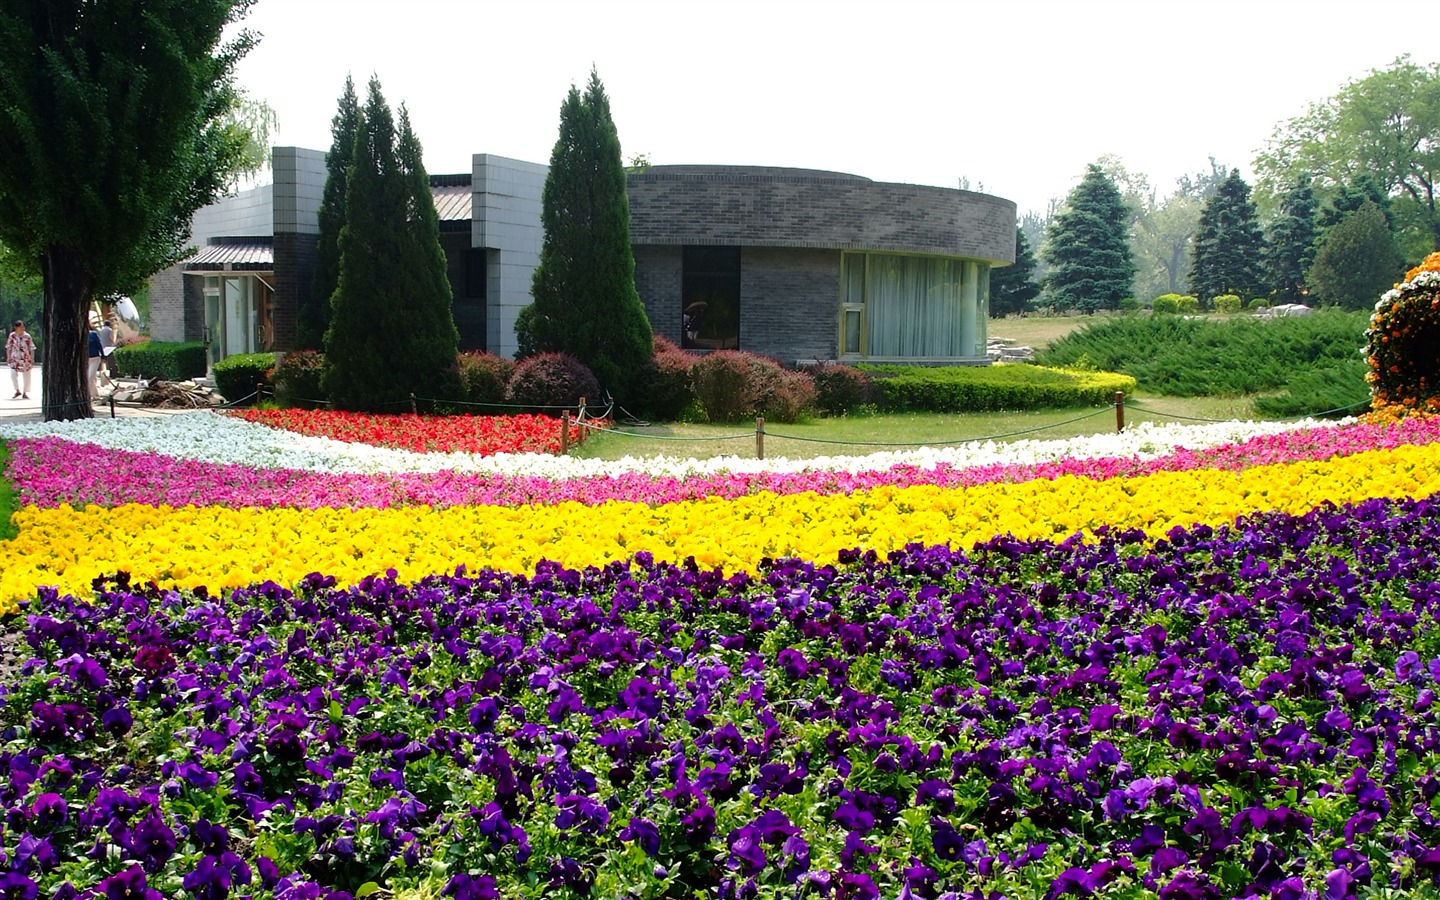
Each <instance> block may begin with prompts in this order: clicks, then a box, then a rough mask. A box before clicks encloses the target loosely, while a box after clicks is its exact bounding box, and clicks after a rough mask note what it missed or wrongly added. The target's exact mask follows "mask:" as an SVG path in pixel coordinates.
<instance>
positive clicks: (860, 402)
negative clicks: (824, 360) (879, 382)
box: [810, 365, 877, 416]
mask: <svg viewBox="0 0 1440 900" xmlns="http://www.w3.org/2000/svg"><path fill="white" fill-rule="evenodd" d="M810 377H811V378H812V379H814V381H815V393H816V399H815V403H816V406H817V407H819V409H820V411H821V412H823V413H825V414H826V415H829V416H843V415H844V414H846V413H848V412H851V411H853V410H855V409H856V408H858V407H860V406H864V405H865V404H867V403H875V402H876V400H877V398H876V391H875V385H874V383H873V382H871V381H870V376H869V375H867V374H865V373H864V372H862V371H860V370H859V369H856V368H854V367H853V366H839V365H825V366H816V367H815V368H814V369H811V370H810Z"/></svg>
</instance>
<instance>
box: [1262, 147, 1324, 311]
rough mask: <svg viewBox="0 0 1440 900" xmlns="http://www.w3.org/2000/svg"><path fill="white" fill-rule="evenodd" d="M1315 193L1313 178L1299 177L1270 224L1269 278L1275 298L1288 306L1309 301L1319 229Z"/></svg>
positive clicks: (1267, 249) (1268, 247) (1301, 175)
mask: <svg viewBox="0 0 1440 900" xmlns="http://www.w3.org/2000/svg"><path fill="white" fill-rule="evenodd" d="M1316 207H1317V204H1316V201H1315V192H1314V191H1313V190H1312V189H1311V187H1310V176H1309V174H1307V173H1304V172H1302V173H1300V175H1298V176H1296V178H1295V181H1294V183H1293V184H1291V185H1290V189H1289V190H1288V191H1286V192H1285V196H1284V197H1282V198H1280V208H1279V210H1278V211H1277V212H1276V214H1275V218H1273V219H1272V220H1271V221H1270V227H1269V229H1268V232H1267V241H1266V246H1265V277H1266V279H1267V280H1268V281H1269V282H1270V290H1271V293H1272V296H1274V297H1275V298H1276V299H1277V300H1283V301H1285V302H1287V303H1299V302H1301V300H1303V299H1304V298H1305V292H1306V288H1305V270H1306V269H1308V268H1310V263H1311V262H1312V261H1313V260H1314V258H1315V241H1316V236H1317V235H1318V234H1319V229H1318V228H1317V226H1316V221H1315V214H1316Z"/></svg>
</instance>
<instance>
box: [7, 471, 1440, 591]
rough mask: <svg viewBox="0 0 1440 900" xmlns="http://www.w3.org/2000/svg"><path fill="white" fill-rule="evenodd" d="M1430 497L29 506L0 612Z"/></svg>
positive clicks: (1415, 477)
mask: <svg viewBox="0 0 1440 900" xmlns="http://www.w3.org/2000/svg"><path fill="white" fill-rule="evenodd" d="M1437 491H1440V445H1437V444H1429V445H1424V446H1409V445H1407V446H1400V447H1395V448H1390V449H1382V450H1373V451H1367V452H1363V453H1358V454H1354V455H1351V456H1346V457H1337V458H1334V459H1330V460H1326V461H1320V462H1301V463H1290V464H1278V465H1267V466H1257V467H1254V468H1250V469H1246V470H1244V471H1240V472H1228V471H1217V470H1195V471H1189V472H1160V473H1155V474H1152V475H1146V476H1141V477H1137V478H1114V479H1107V480H1103V481H1092V480H1088V479H1082V478H1077V477H1075V476H1071V475H1066V476H1061V477H1059V478H1056V479H1055V480H1053V481H1048V480H1039V481H1027V482H1021V483H1014V484H1012V483H996V484H982V485H977V486H974V487H969V488H958V489H950V488H940V487H934V486H916V487H906V488H894V487H881V488H876V489H874V490H869V491H857V492H855V493H852V494H842V495H832V496H820V495H817V494H814V493H801V494H792V495H776V494H772V493H768V492H766V493H759V494H755V495H752V496H746V497H739V498H736V499H733V500H725V499H720V498H707V499H704V500H698V501H693V502H685V503H671V504H664V505H660V506H654V507H651V506H648V505H645V504H640V503H624V502H618V501H616V502H608V503H603V504H601V505H599V506H594V507H587V506H584V505H582V504H579V503H561V504H558V505H555V506H543V507H542V506H525V507H518V508H507V507H493V506H492V507H452V508H448V509H440V510H436V509H431V508H428V507H410V508H404V509H357V510H340V509H316V510H308V511H301V510H291V509H268V510H267V509H254V508H242V509H230V508H226V507H205V508H196V507H185V508H180V509H172V508H169V507H153V506H144V505H139V504H128V505H125V506H121V507H118V508H115V509H103V508H100V507H93V506H92V507H87V508H85V509H83V510H76V509H72V508H70V507H68V506H62V507H60V508H57V509H47V510H41V509H36V508H34V507H27V508H25V509H23V510H21V511H20V512H19V513H17V514H16V519H15V521H16V523H17V525H18V526H19V528H20V535H19V537H17V538H16V539H15V540H14V541H10V542H6V543H3V544H0V573H3V574H0V602H5V603H9V604H13V603H14V602H15V601H17V600H19V599H22V598H26V597H30V596H33V594H34V590H35V587H36V586H37V585H56V586H58V587H59V588H60V589H61V590H64V591H73V592H83V591H85V590H86V589H87V588H88V586H89V585H90V583H91V581H92V579H94V578H95V577H97V576H102V575H106V574H109V573H112V572H114V571H116V570H117V569H120V570H124V571H128V572H130V573H131V574H132V575H133V576H134V577H135V578H136V579H138V580H140V581H142V582H143V581H150V580H154V581H157V582H159V583H161V584H166V585H171V584H173V585H179V586H187V587H194V586H200V585H204V586H207V587H209V588H210V589H212V590H216V589H221V588H234V587H239V586H241V585H245V584H249V583H251V582H253V581H255V580H257V579H264V578H268V579H270V580H273V581H276V582H278V583H281V584H294V583H296V582H298V581H299V580H300V579H301V578H303V577H304V576H305V575H306V574H308V573H311V572H316V571H323V572H328V573H330V574H333V575H334V576H336V577H338V578H340V579H342V580H344V581H346V582H347V583H353V582H354V581H357V580H359V579H361V578H363V577H365V576H368V575H373V574H375V573H378V572H383V571H385V570H386V569H389V568H392V567H394V568H397V569H400V570H401V571H403V572H405V573H407V574H410V575H418V574H421V573H428V572H438V571H447V570H450V569H453V568H454V567H455V566H457V565H466V566H469V567H472V568H477V567H480V566H490V567H493V568H497V569H502V570H506V571H512V572H523V571H529V570H530V569H532V568H533V567H534V566H535V564H536V563H537V562H539V561H540V560H542V559H548V560H554V561H558V562H561V563H563V564H565V565H568V566H587V565H601V564H604V563H606V562H608V561H610V560H614V559H622V558H626V557H628V556H630V555H632V554H633V553H635V552H637V551H642V550H643V551H648V552H651V553H653V554H654V555H655V557H656V558H658V559H664V560H683V559H685V558H686V557H689V556H693V557H695V559H696V560H697V561H698V562H699V563H700V564H702V565H705V566H715V565H721V566H724V567H726V568H728V569H731V570H740V569H747V570H748V569H753V568H754V567H755V566H756V564H757V563H759V562H760V561H761V560H762V559H764V558H767V557H779V556H801V557H805V558H810V559H819V560H828V559H833V558H835V557H836V555H837V554H838V553H839V552H840V551H842V550H847V549H850V548H854V547H865V548H873V549H877V550H890V549H895V548H899V547H903V546H905V545H907V544H910V543H914V542H922V543H950V544H952V545H954V546H969V545H971V544H972V543H974V542H976V541H983V540H988V539H989V538H991V537H992V536H994V535H997V534H1006V533H1009V534H1013V535H1015V536H1017V537H1021V538H1027V539H1029V538H1039V539H1051V538H1063V537H1065V536H1068V535H1070V534H1072V533H1074V532H1077V531H1086V530H1093V529H1096V528H1099V527H1102V526H1109V527H1113V528H1140V529H1143V530H1144V531H1145V532H1146V533H1147V534H1151V535H1159V534H1163V533H1165V532H1166V531H1168V530H1169V529H1171V528H1174V527H1177V526H1180V527H1184V526H1189V525H1191V524H1192V523H1197V522H1204V523H1211V524H1220V523H1225V522H1230V521H1233V520H1235V519H1236V518H1237V517H1239V516H1243V515H1247V514H1249V513H1253V512H1256V511H1264V510H1281V511H1285V512H1291V513H1302V512H1305V511H1307V510H1309V509H1313V508H1315V507H1317V506H1320V505H1322V504H1325V503H1350V502H1358V501H1361V500H1365V499H1368V498H1371V497H1404V496H1410V497H1425V496H1429V495H1430V494H1432V493H1435V492H1437Z"/></svg>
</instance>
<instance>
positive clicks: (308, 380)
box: [274, 350, 326, 409]
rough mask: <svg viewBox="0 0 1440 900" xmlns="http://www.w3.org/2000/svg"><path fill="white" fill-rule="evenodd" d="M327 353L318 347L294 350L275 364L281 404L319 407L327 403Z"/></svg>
mask: <svg viewBox="0 0 1440 900" xmlns="http://www.w3.org/2000/svg"><path fill="white" fill-rule="evenodd" d="M324 373H325V354H323V353H321V352H320V351H318V350H292V351H290V352H289V353H286V354H285V355H284V356H282V357H280V362H279V363H277V364H276V365H275V376H274V384H275V399H276V401H278V402H279V403H280V405H281V406H294V407H299V408H301V409H319V408H320V407H322V406H324V405H325V399H326V395H325V388H323V387H321V385H320V376H321V375H323V374H324Z"/></svg>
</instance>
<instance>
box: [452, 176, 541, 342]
mask: <svg viewBox="0 0 1440 900" xmlns="http://www.w3.org/2000/svg"><path fill="white" fill-rule="evenodd" d="M472 165H473V170H472V173H471V177H470V184H471V187H472V189H473V191H474V195H473V197H474V199H473V201H472V204H471V220H470V246H472V247H485V248H487V249H488V250H491V251H494V252H491V253H487V254H486V256H487V257H488V262H487V268H488V269H489V274H488V278H487V281H486V288H485V293H486V297H485V306H486V309H485V316H486V318H485V342H486V345H487V346H486V349H487V350H489V351H490V352H491V353H495V354H497V355H500V356H514V355H515V351H516V349H517V346H516V343H515V317H516V316H518V315H519V314H520V310H522V309H524V308H525V307H526V306H529V305H530V281H531V278H532V277H533V276H534V274H535V267H536V266H538V265H539V264H540V245H541V243H542V242H543V241H544V238H545V231H544V228H542V227H541V225H540V195H541V194H542V193H543V192H544V190H545V175H546V173H547V172H549V170H550V169H549V167H548V166H543V165H540V164H538V163H529V162H523V161H521V160H518V159H507V158H506V157H503V156H494V155H492V154H489V153H477V154H476V155H475V157H474V160H473V163H472Z"/></svg>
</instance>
